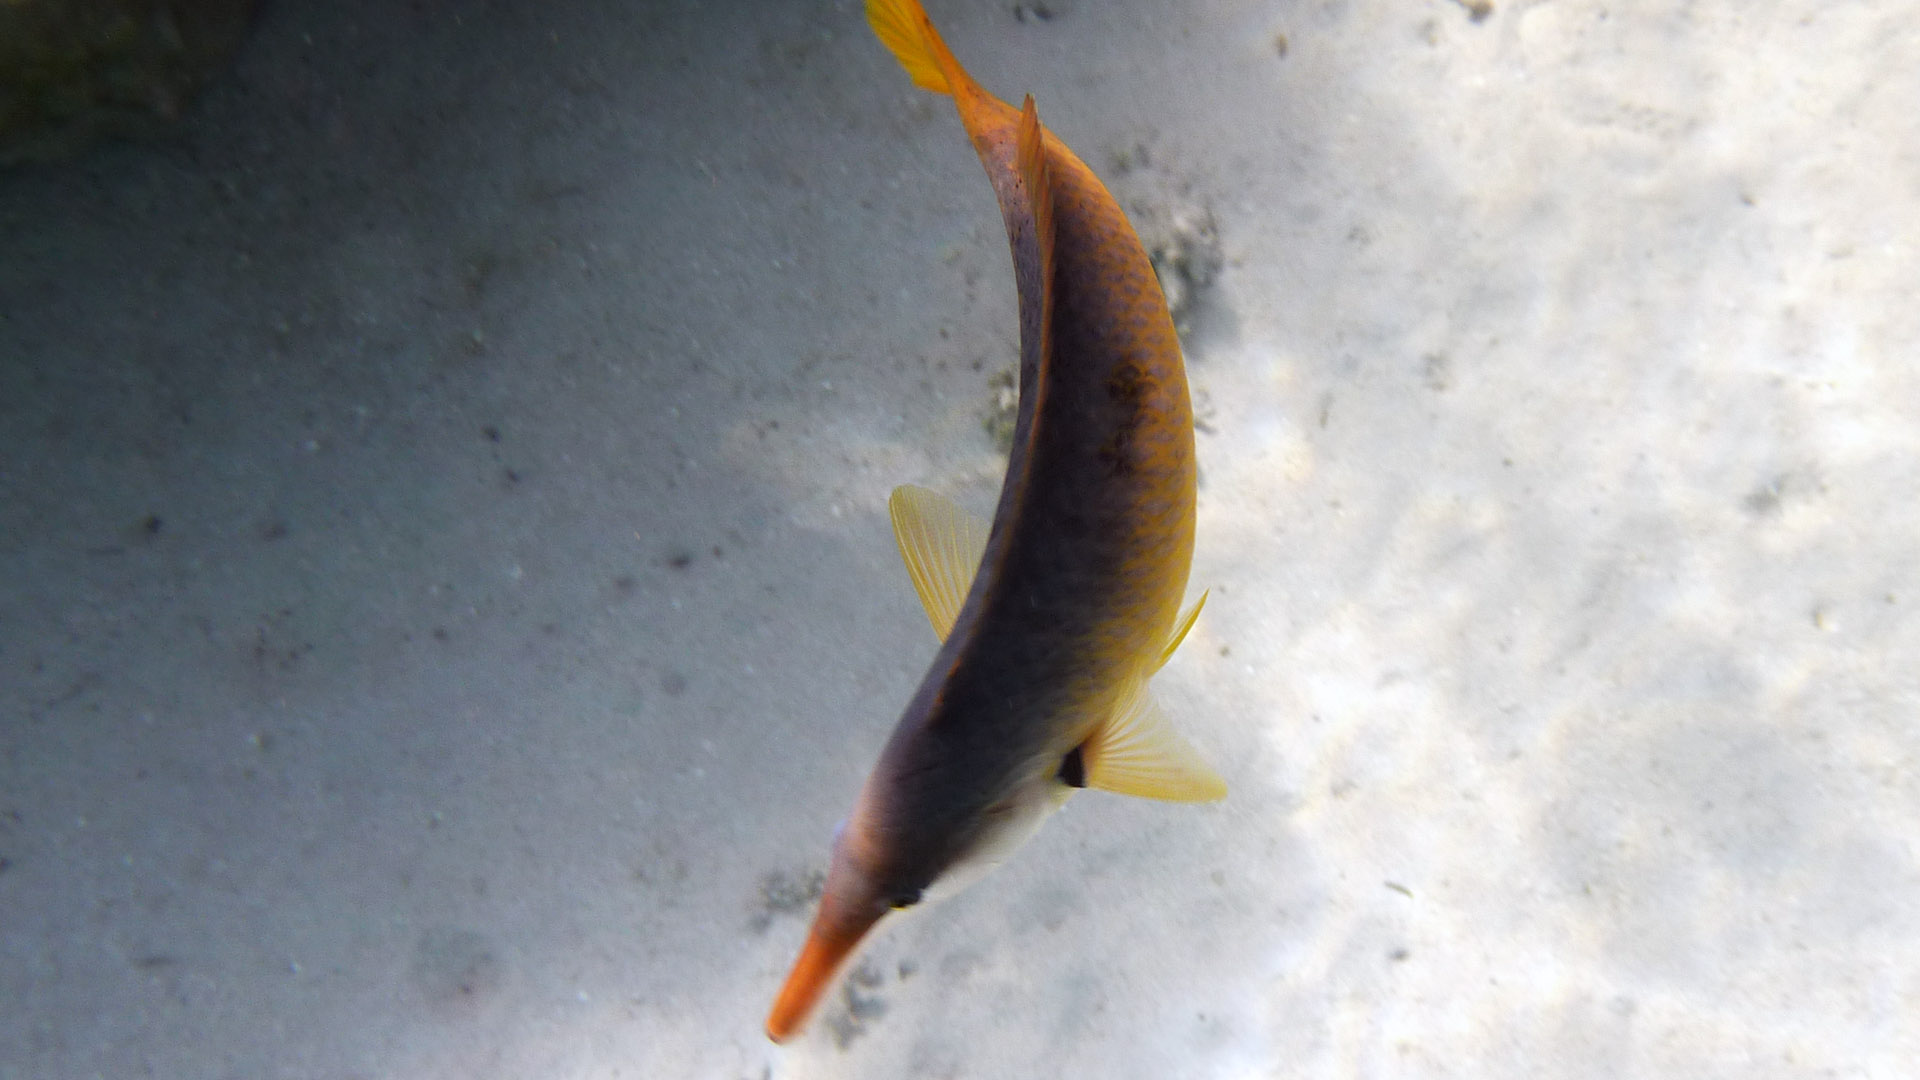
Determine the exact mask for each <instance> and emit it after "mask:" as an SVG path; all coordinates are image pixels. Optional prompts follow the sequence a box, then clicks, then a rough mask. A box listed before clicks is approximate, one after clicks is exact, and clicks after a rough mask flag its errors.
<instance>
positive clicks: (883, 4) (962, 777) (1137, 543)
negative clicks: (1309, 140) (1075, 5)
mask: <svg viewBox="0 0 1920 1080" xmlns="http://www.w3.org/2000/svg"><path fill="white" fill-rule="evenodd" d="M866 11H867V20H868V22H869V24H870V25H871V26H872V28H873V31H874V33H875V35H876V36H877V37H878V38H879V39H880V41H881V42H882V43H884V44H885V45H886V47H887V48H888V49H889V50H891V51H892V53H893V55H894V57H895V59H897V60H898V61H899V62H900V64H901V66H902V67H903V68H905V69H906V71H907V74H908V75H909V76H910V77H911V78H912V80H913V82H914V83H915V84H916V85H917V86H919V87H921V88H923V89H926V90H930V91H932V92H934V93H937V94H945V95H949V96H951V97H952V98H953V101H954V105H955V107H956V109H957V110H958V111H959V114H960V120H961V123H962V126H963V127H964V128H965V129H966V133H967V136H968V138H969V139H970V140H971V142H972V144H973V147H974V150H975V151H976V153H977V154H978V155H979V158H980V163H981V164H982V165H983V166H984V167H985V169H986V173H987V178H988V180H989V181H990V182H991V183H992V185H993V190H994V194H995V197H996V199H997V200H998V202H999V205H1000V212H1001V217H1002V219H1003V223H1004V224H1005V226H1006V232H1007V242H1008V246H1009V248H1010V249H1011V251H1012V255H1013V268H1014V280H1015V283H1016V285H1017V288H1018V293H1019V318H1020V377H1019V383H1020V395H1019V411H1018V414H1017V418H1016V420H1015V426H1014V439H1013V451H1012V454H1011V456H1010V459H1009V461H1008V465H1007V473H1006V478H1005V480H1004V482H1003V483H1002V485H1001V488H1000V495H999V501H998V504H997V506H996V508H995V511H994V515H993V520H992V523H991V525H985V524H982V523H981V522H980V521H979V520H978V519H977V518H974V517H972V516H970V515H969V514H967V513H966V511H964V510H962V509H961V508H960V507H959V506H958V505H957V504H955V503H954V502H953V501H952V500H950V499H948V498H946V497H944V496H942V495H939V494H937V493H935V492H933V491H931V490H928V489H926V488H921V487H917V486H912V485H907V486H903V487H900V488H898V489H896V490H895V491H894V492H893V494H892V496H891V497H890V498H889V499H888V515H889V517H890V519H891V522H892V525H893V531H894V538H895V542H896V543H897V545H898V546H899V548H900V553H901V556H902V559H903V561H904V562H905V563H906V565H907V570H908V575H909V576H910V577H911V578H912V580H913V584H914V588H915V591H916V592H917V593H918V595H919V597H920V600H921V602H922V604H923V606H924V607H925V609H926V613H927V618H928V621H929V622H930V623H931V624H932V626H933V629H934V633H935V634H936V635H937V636H938V637H939V638H940V641H941V645H940V648H939V651H938V652H937V653H936V654H935V655H934V658H933V661H932V664H931V665H930V666H929V667H928V669H927V673H926V676H925V677H924V678H923V679H922V680H921V682H920V684H919V688H918V690H916V691H915V693H914V695H913V697H912V698H911V700H909V701H908V703H907V705H906V708H905V709H904V710H903V711H902V713H901V716H900V720H899V723H898V724H897V725H896V726H895V728H894V730H893V734H892V736H891V737H890V738H889V739H888V741H887V743H886V745H885V748H884V749H883V750H882V751H881V753H880V757H879V760H878V762H877V763H876V764H875V765H874V767H873V771H872V772H871V773H870V774H869V776H868V778H867V780H866V783H865V785H864V786H863V787H862V788H861V789H860V793H859V795H858V797H857V798H856V800H855V802H854V806H853V810H852V812H851V813H850V814H849V815H848V817H847V819H846V820H845V822H843V823H842V825H841V827H840V829H839V831H838V833H837V835H836V838H835V840H834V844H833V853H832V858H831V860H830V862H829V864H828V870H827V876H826V882H825V885H824V888H823V892H822V895H821V898H820V906H819V910H818V911H817V913H816V914H815V916H814V920H813V924H812V926H811V928H810V930H809V932H808V935H807V939H806V942H805V944H804V945H803V946H802V948H801V951H800V954H799V957H798V958H797V959H796V960H795V961H794V964H793V967H792V970H791V971H790V973H789V974H788V976H787V979H786V982H785V983H784V984H783V986H782V987H781V989H780V991H779V994H778V996H777V997H776V998H775V1000H774V1003H773V1007H772V1010H771V1011H770V1013H769V1014H768V1017H767V1023H766V1031H767V1035H768V1037H769V1038H771V1039H772V1040H773V1041H774V1042H776V1043H779V1042H784V1041H786V1040H788V1039H790V1038H792V1037H793V1036H794V1035H796V1034H797V1033H799V1032H800V1031H801V1030H803V1028H804V1026H805V1024H806V1021H807V1019H808V1017H809V1016H810V1015H811V1014H812V1012H813V1011H814V1009H815V1007H816V1006H817V1005H818V1003H819V1002H820V1000H821V999H822V998H823V997H824V996H825V995H826V993H827V991H828V990H829V989H830V988H831V987H832V985H833V984H834V982H835V980H836V978H837V976H838V974H839V972H840V971H841V970H842V969H843V968H844V967H845V965H846V963H847V961H848V959H849V958H850V957H851V956H852V955H853V953H854V952H855V950H856V949H857V947H858V946H859V945H860V943H861V941H862V940H863V939H864V938H866V937H867V935H868V933H869V932H870V931H871V930H872V929H873V928H874V926H875V925H877V924H878V923H879V922H880V921H881V920H882V919H884V918H885V917H886V916H887V915H888V914H889V913H891V912H894V911H898V910H902V909H906V908H910V907H913V906H914V905H916V904H920V903H922V902H925V901H929V900H932V899H936V898H938V897H941V896H944V895H949V894H951V893H952V892H955V891H958V890H959V889H960V888H961V887H963V886H964V885H966V884H967V883H969V882H971V881H972V880H974V879H976V878H977V877H979V876H980V875H981V874H983V873H984V872H985V871H987V870H988V869H991V868H992V867H993V866H995V865H997V864H998V863H999V862H1001V861H1002V860H1004V859H1005V858H1006V857H1007V856H1008V855H1010V854H1011V853H1012V851H1013V850H1014V849H1016V848H1017V847H1019V846H1020V845H1021V844H1022V843H1024V842H1025V841H1026V840H1027V839H1028V838H1029V837H1031V836H1032V835H1033V833H1034V831H1035V830H1036V829H1038V828H1039V827H1040V824H1041V823H1042V822H1043V821H1044V820H1045V819H1046V817H1047V816H1048V815H1049V814H1050V813H1052V812H1053V811H1054V810H1055V809H1057V808H1058V807H1059V806H1060V805H1061V804H1063V803H1064V802H1065V801H1066V799H1067V797H1068V796H1070V795H1071V794H1072V793H1073V792H1074V791H1076V790H1078V789H1080V788H1089V787H1090V788H1098V789H1102V790H1106V791H1110V792H1117V793H1120V794H1124V795H1135V796H1143V797H1147V798H1155V799H1166V800H1173V801H1184V802H1204V801H1211V800H1215V799H1220V798H1223V797H1225V795H1226V783H1225V781H1223V780H1222V779H1221V778H1220V776H1219V774H1218V773H1217V772H1215V771H1214V770H1213V768H1212V767H1211V766H1209V765H1208V764H1207V762H1206V761H1205V759H1204V758H1203V757H1202V756H1201V755H1200V753H1199V752H1198V751H1197V750H1195V749H1194V748H1193V747H1192V745H1191V744H1189V743H1188V742H1187V741H1186V739H1185V738H1183V737H1182V736H1181V735H1180V734H1179V733H1178V732H1177V731H1175V729H1174V728H1173V726H1172V725H1171V723H1170V722H1169V720H1168V719H1167V717H1166V715H1165V713H1164V712H1162V710H1161V709H1160V707H1159V706H1158V705H1157V704H1155V702H1154V699H1153V697H1152V696H1151V694H1150V693H1149V692H1148V687H1147V682H1148V680H1149V679H1150V678H1151V677H1152V676H1153V674H1154V673H1155V672H1156V671H1158V670H1159V669H1160V668H1161V667H1162V666H1163V665H1164V664H1166V663H1167V661H1168V660H1169V659H1170V658H1171V657H1172V656H1173V653H1174V650H1175V649H1176V648H1178V647H1179V645H1180V642H1181V641H1182V640H1183V639H1184V638H1185V637H1186V635H1187V632H1188V630H1190V629H1191V628H1192V626H1193V624H1194V620H1195V619H1196V618H1197V617H1198V616H1199V614H1200V609H1201V607H1202V606H1203V605H1204V604H1205V602H1206V594H1205V593H1202V594H1201V596H1200V598H1199V600H1197V601H1196V602H1195V603H1194V604H1193V605H1192V606H1191V607H1189V608H1186V609H1185V610H1184V612H1183V611H1182V608H1181V601H1182V600H1183V599H1184V596H1185V593H1186V589H1187V577H1188V573H1189V570H1190V568H1191V565H1192V560H1193V546H1194V524H1195V494H1196V483H1197V467H1196V464H1195V456H1194V438H1193V408H1192V403H1191V401H1190V399H1189V394H1188V389H1187V378H1186V370H1185V367H1184V365H1183V362H1182V359H1181V352H1180V342H1179V338H1178V337H1177V336H1176V334H1175V332H1174V327H1173V320H1172V318H1171V317H1170V315H1169V314H1168V311H1167V302H1166V298H1165V296H1164V295H1163V294H1162V292H1161V289H1160V284H1159V281H1158V279H1157V278H1156V277H1155V275H1154V270H1153V266H1152V264H1151V263H1150V262H1149V261H1148V258H1147V254H1146V252H1145V250H1144V249H1143V248H1142V247H1141V244H1140V240H1139V237H1138V236H1137V235H1136V234H1135V232H1134V230H1133V227H1132V225H1131V224H1130V223H1129V222H1128V221H1127V217H1126V215H1125V213H1123V212H1122V211H1121V209H1120V205H1119V203H1118V202H1117V201H1115V199H1114V198H1113V196H1112V194H1111V193H1109V192H1108V191H1107V189H1106V187H1105V185H1103V184H1102V183H1101V182H1100V180H1099V178H1098V177H1096V176H1095V175H1094V173H1093V170H1092V169H1090V168H1088V167H1087V165H1086V163H1085V162H1083V161H1082V160H1081V159H1080V158H1079V157H1078V156H1076V155H1075V154H1074V152H1073V151H1072V150H1070V149H1068V148H1067V146H1066V144H1065V143H1063V142H1061V141H1060V139H1059V138H1058V137H1057V136H1055V135H1054V134H1053V133H1052V132H1051V131H1049V130H1047V129H1046V128H1045V127H1044V126H1043V125H1042V124H1041V123H1040V119H1039V115H1038V112H1037V110H1036V109H1035V106H1034V103H1033V98H1032V96H1031V95H1029V96H1027V97H1026V99H1025V101H1024V102H1023V104H1022V107H1021V108H1018V109H1016V108H1014V107H1013V106H1011V105H1009V104H1007V103H1006V102H1004V101H1002V100H1000V99H999V98H997V97H995V96H993V95H992V94H991V93H989V92H987V91H986V90H985V89H983V88H982V87H981V86H980V85H979V84H978V83H977V82H975V81H974V80H973V78H972V77H971V76H970V75H968V74H967V72H966V70H965V69H964V68H962V67H961V66H960V63H959V61H958V60H956V59H955V58H954V56H953V54H952V53H951V52H950V51H949V50H948V49H947V46H946V43H945V42H944V41H943V40H942V39H941V37H940V34H939V32H938V31H937V30H935V29H934V26H933V23H932V21H931V20H930V19H929V18H928V17H927V14H926V12H925V10H924V9H922V7H921V6H920V4H919V2H918V0H867V6H866Z"/></svg>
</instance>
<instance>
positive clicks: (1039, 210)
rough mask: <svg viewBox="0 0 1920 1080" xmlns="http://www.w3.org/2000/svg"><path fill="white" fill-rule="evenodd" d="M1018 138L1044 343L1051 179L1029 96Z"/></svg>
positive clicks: (1048, 317)
mask: <svg viewBox="0 0 1920 1080" xmlns="http://www.w3.org/2000/svg"><path fill="white" fill-rule="evenodd" d="M1019 138H1020V142H1019V146H1018V150H1017V155H1018V156H1017V157H1016V158H1015V161H1016V163H1017V164H1018V165H1019V168H1020V184H1021V186H1022V187H1025V188H1026V189H1027V206H1028V208H1029V210H1030V211H1031V212H1032V214H1033V241H1034V246H1035V247H1036V248H1037V249H1038V250H1039V254H1040V331H1041V334H1042V335H1043V336H1042V337H1041V340H1042V341H1045V340H1047V338H1046V336H1045V335H1047V334H1049V333H1051V331H1052V329H1053V177H1052V174H1051V173H1050V172H1049V171H1048V169H1047V144H1046V137H1045V135H1044V133H1043V132H1042V131H1041V128H1040V112H1039V110H1037V109H1035V108H1034V107H1033V95H1032V94H1028V95H1027V99H1026V101H1025V102H1024V103H1022V104H1021V106H1020V136H1019Z"/></svg>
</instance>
